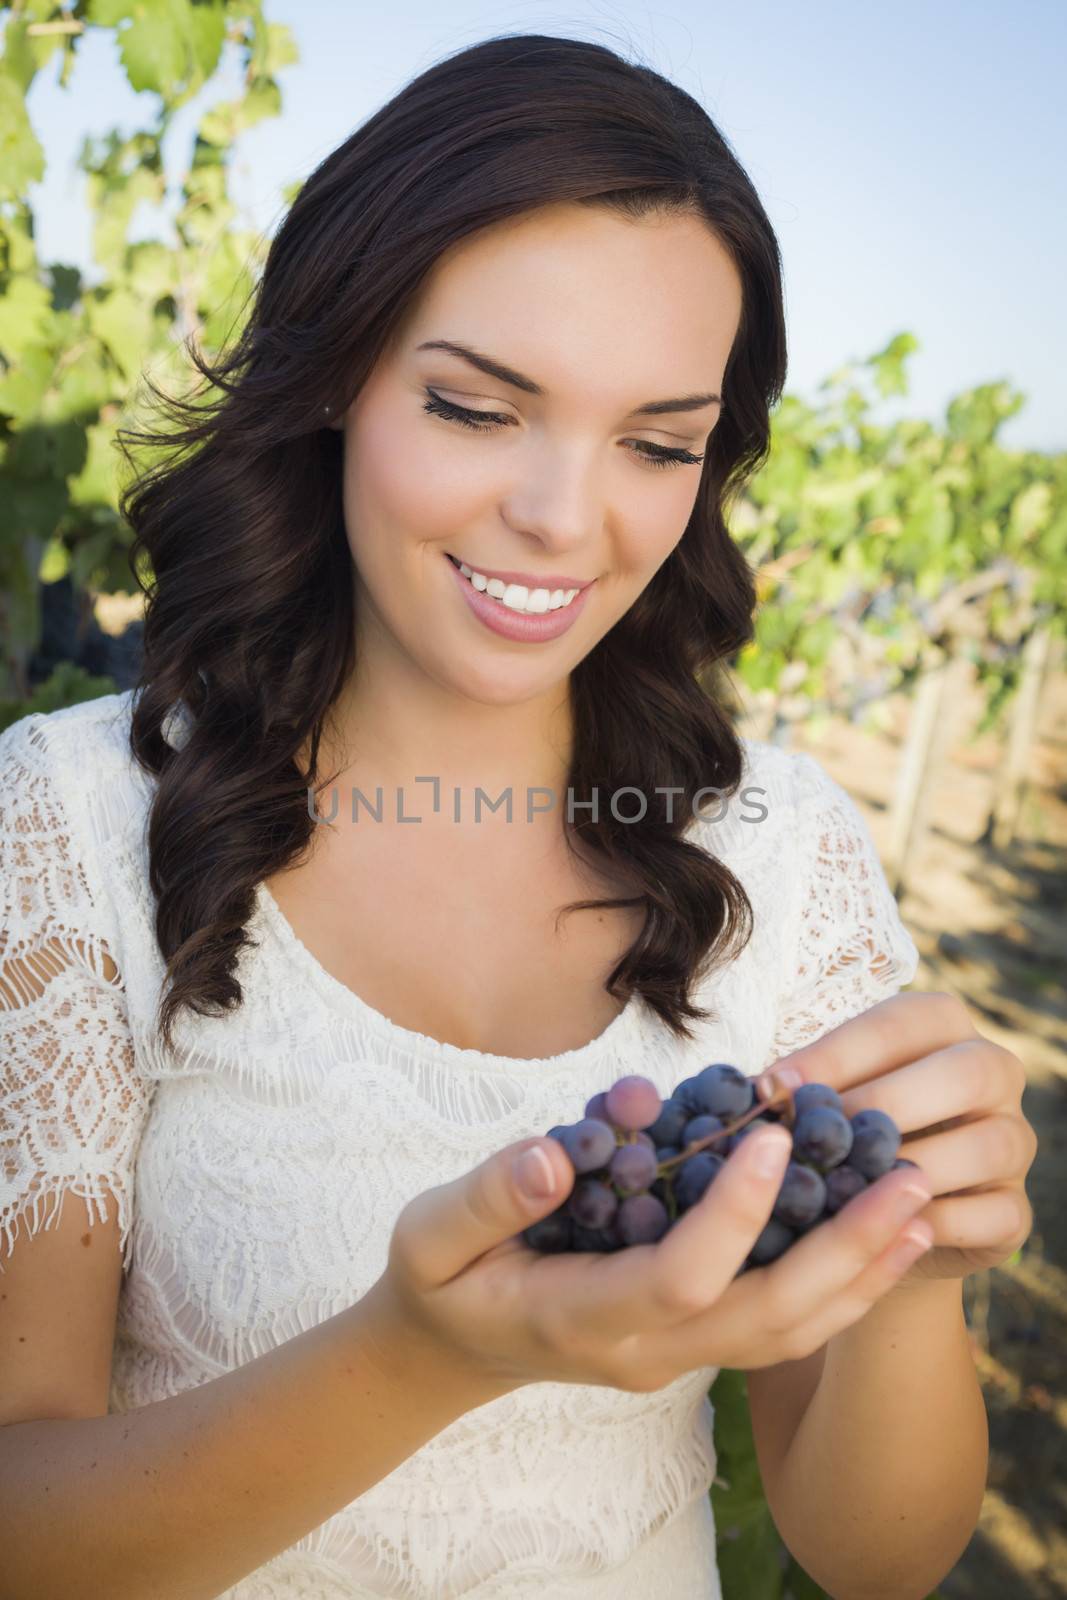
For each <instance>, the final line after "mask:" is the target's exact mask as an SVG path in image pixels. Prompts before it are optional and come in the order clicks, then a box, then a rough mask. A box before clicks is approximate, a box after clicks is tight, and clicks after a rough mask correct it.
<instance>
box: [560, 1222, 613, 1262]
mask: <svg viewBox="0 0 1067 1600" xmlns="http://www.w3.org/2000/svg"><path fill="white" fill-rule="evenodd" d="M571 1241H572V1242H571V1249H572V1250H573V1251H579V1252H580V1251H587V1250H588V1251H595V1252H597V1253H599V1254H602V1255H603V1254H607V1253H610V1252H611V1251H612V1250H621V1248H622V1240H621V1239H620V1238H619V1237H618V1235H617V1234H616V1232H615V1230H614V1228H583V1227H582V1225H581V1224H580V1223H578V1222H572V1223H571Z"/></svg>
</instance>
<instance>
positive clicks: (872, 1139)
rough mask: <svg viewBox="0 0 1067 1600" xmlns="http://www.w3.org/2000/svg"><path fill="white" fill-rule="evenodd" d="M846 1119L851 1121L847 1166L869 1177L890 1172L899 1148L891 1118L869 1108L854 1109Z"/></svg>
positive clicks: (898, 1135) (897, 1132)
mask: <svg viewBox="0 0 1067 1600" xmlns="http://www.w3.org/2000/svg"><path fill="white" fill-rule="evenodd" d="M849 1120H850V1121H851V1123H852V1149H851V1150H850V1151H849V1153H848V1164H849V1166H850V1167H855V1169H856V1171H857V1172H862V1174H863V1176H864V1177H865V1178H870V1179H872V1180H873V1179H875V1178H880V1177H882V1176H883V1174H884V1173H886V1172H890V1171H891V1170H892V1167H893V1162H894V1161H895V1160H896V1157H897V1151H898V1150H899V1149H900V1130H899V1129H898V1127H897V1125H896V1123H895V1122H894V1121H893V1119H892V1117H887V1116H886V1114H885V1112H884V1111H879V1110H877V1108H875V1107H872V1108H871V1109H870V1110H868V1111H857V1112H856V1115H855V1116H854V1117H851V1118H850V1119H849Z"/></svg>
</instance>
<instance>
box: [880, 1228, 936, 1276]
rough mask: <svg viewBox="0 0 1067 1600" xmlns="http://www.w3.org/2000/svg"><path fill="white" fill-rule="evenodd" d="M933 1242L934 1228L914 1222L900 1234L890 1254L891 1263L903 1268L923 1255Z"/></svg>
mask: <svg viewBox="0 0 1067 1600" xmlns="http://www.w3.org/2000/svg"><path fill="white" fill-rule="evenodd" d="M933 1242H934V1230H933V1228H931V1227H930V1226H929V1224H928V1223H924V1222H914V1223H912V1225H911V1227H910V1228H908V1230H907V1231H906V1232H905V1233H904V1234H903V1235H902V1237H901V1239H900V1241H899V1243H898V1244H897V1246H896V1249H895V1250H894V1251H893V1254H892V1258H891V1259H892V1264H893V1266H894V1267H898V1268H900V1269H901V1270H903V1268H904V1267H910V1266H911V1263H912V1262H913V1261H918V1259H919V1257H920V1256H922V1255H925V1254H926V1252H927V1250H929V1249H930V1247H931V1245H932V1244H933Z"/></svg>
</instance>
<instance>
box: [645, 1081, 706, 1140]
mask: <svg viewBox="0 0 1067 1600" xmlns="http://www.w3.org/2000/svg"><path fill="white" fill-rule="evenodd" d="M670 1098H671V1099H672V1100H676V1101H677V1102H678V1104H679V1105H682V1106H684V1107H685V1109H686V1112H687V1113H688V1114H687V1116H686V1119H685V1120H686V1121H687V1122H688V1121H689V1118H690V1117H699V1116H700V1115H701V1114H702V1113H703V1112H705V1111H706V1110H707V1109H708V1108H707V1106H706V1105H705V1104H704V1101H703V1098H702V1097H701V1095H700V1093H699V1091H698V1089H697V1081H696V1078H683V1079H682V1081H681V1083H679V1084H677V1085H676V1086H675V1087H674V1089H672V1091H671V1094H670ZM649 1131H650V1132H651V1131H652V1130H651V1129H650V1130H649ZM652 1136H653V1138H655V1134H654V1133H653V1135H652Z"/></svg>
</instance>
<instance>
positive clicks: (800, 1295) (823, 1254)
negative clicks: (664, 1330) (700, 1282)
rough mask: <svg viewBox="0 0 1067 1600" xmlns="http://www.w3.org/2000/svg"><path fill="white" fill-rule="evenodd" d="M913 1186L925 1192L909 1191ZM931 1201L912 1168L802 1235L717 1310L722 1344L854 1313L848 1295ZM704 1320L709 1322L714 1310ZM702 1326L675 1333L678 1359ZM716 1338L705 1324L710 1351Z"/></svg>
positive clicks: (787, 1332)
mask: <svg viewBox="0 0 1067 1600" xmlns="http://www.w3.org/2000/svg"><path fill="white" fill-rule="evenodd" d="M746 1142H747V1141H746ZM716 1182H718V1179H716ZM909 1188H916V1189H917V1190H918V1193H916V1194H908V1193H907V1190H908V1189H909ZM928 1203H929V1198H928V1191H927V1190H925V1189H924V1187H923V1185H922V1183H921V1181H920V1180H919V1179H918V1176H917V1174H915V1173H911V1172H908V1171H907V1170H906V1169H904V1170H898V1171H896V1172H893V1173H888V1174H887V1175H886V1176H885V1177H884V1178H879V1179H878V1181H877V1183H874V1184H872V1185H871V1187H870V1188H869V1189H866V1190H864V1192H863V1193H862V1194H859V1195H857V1196H856V1197H855V1199H853V1200H850V1201H849V1202H848V1204H847V1206H843V1207H842V1209H841V1210H840V1211H839V1212H838V1213H837V1215H836V1216H834V1217H831V1218H830V1219H829V1220H828V1221H826V1222H820V1223H818V1224H817V1225H816V1226H815V1227H814V1228H812V1229H810V1230H809V1232H807V1233H805V1234H802V1235H801V1236H800V1238H799V1239H797V1241H796V1243H795V1244H792V1245H791V1246H790V1247H789V1249H788V1250H787V1251H786V1252H785V1254H784V1255H781V1256H779V1257H778V1259H777V1261H774V1262H772V1263H771V1264H770V1265H769V1266H766V1267H757V1268H755V1269H754V1270H753V1271H751V1272H748V1273H746V1274H745V1275H744V1277H743V1278H741V1280H740V1281H739V1282H738V1284H737V1285H736V1286H735V1287H736V1291H737V1292H736V1293H733V1294H731V1296H730V1298H729V1301H725V1300H724V1302H723V1304H722V1306H721V1307H713V1308H711V1309H712V1311H714V1312H715V1313H716V1315H715V1327H714V1336H715V1339H716V1342H719V1341H723V1342H725V1343H727V1344H730V1343H732V1342H734V1341H735V1340H736V1341H738V1342H741V1341H743V1340H744V1339H745V1337H746V1330H751V1328H752V1326H753V1325H755V1326H757V1327H759V1328H762V1329H763V1330H764V1331H765V1332H766V1333H768V1334H770V1335H772V1336H773V1335H779V1336H781V1337H791V1336H792V1335H793V1334H794V1333H795V1332H796V1331H797V1330H798V1329H803V1328H805V1327H806V1326H807V1325H808V1324H809V1323H814V1322H815V1321H816V1319H819V1318H822V1317H824V1316H825V1315H827V1314H829V1315H831V1316H833V1315H837V1314H838V1313H841V1314H846V1313H845V1310H844V1308H842V1307H841V1306H840V1304H839V1302H840V1298H841V1296H843V1295H846V1294H847V1293H848V1291H849V1290H850V1288H851V1286H852V1285H853V1284H854V1283H855V1282H856V1280H857V1278H859V1276H860V1274H861V1273H863V1272H866V1271H867V1269H868V1267H870V1265H871V1263H872V1262H873V1261H875V1260H877V1259H878V1257H879V1256H881V1255H882V1254H883V1253H884V1252H885V1251H886V1250H888V1249H889V1248H890V1246H891V1245H892V1244H893V1243H894V1242H895V1241H896V1239H897V1238H898V1237H899V1235H900V1233H901V1231H902V1229H903V1228H904V1227H905V1226H907V1225H908V1224H909V1223H910V1221H911V1219H913V1218H914V1217H916V1216H917V1215H918V1212H919V1211H921V1210H922V1208H923V1206H924V1205H927V1204H928ZM702 1315H703V1318H704V1319H706V1318H707V1317H708V1315H709V1312H708V1311H705V1312H704V1313H703V1314H702ZM700 1322H701V1318H700V1317H697V1318H690V1319H688V1320H687V1321H686V1322H684V1323H682V1324H680V1325H678V1327H677V1328H676V1329H675V1330H672V1331H673V1333H676V1334H677V1335H678V1341H677V1343H676V1344H674V1345H671V1346H669V1349H670V1351H671V1352H672V1353H673V1356H677V1357H679V1358H680V1357H681V1356H682V1355H684V1354H685V1353H686V1352H688V1351H692V1350H699V1348H700V1346H701V1332H702V1330H701V1327H700ZM842 1326H847V1322H845V1323H843V1324H842ZM686 1329H688V1330H689V1331H690V1333H691V1335H692V1338H691V1341H690V1342H689V1343H687V1342H686V1339H685V1337H683V1334H684V1330H686ZM709 1336H710V1329H709V1328H708V1327H707V1326H706V1325H705V1328H704V1330H703V1338H704V1343H703V1348H704V1349H705V1350H706V1349H707V1346H708V1339H709ZM657 1351H658V1346H657ZM673 1356H672V1359H673ZM703 1364H704V1363H703V1362H702V1361H700V1360H697V1361H696V1362H695V1363H694V1365H696V1366H700V1365H703ZM680 1370H682V1369H680Z"/></svg>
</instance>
